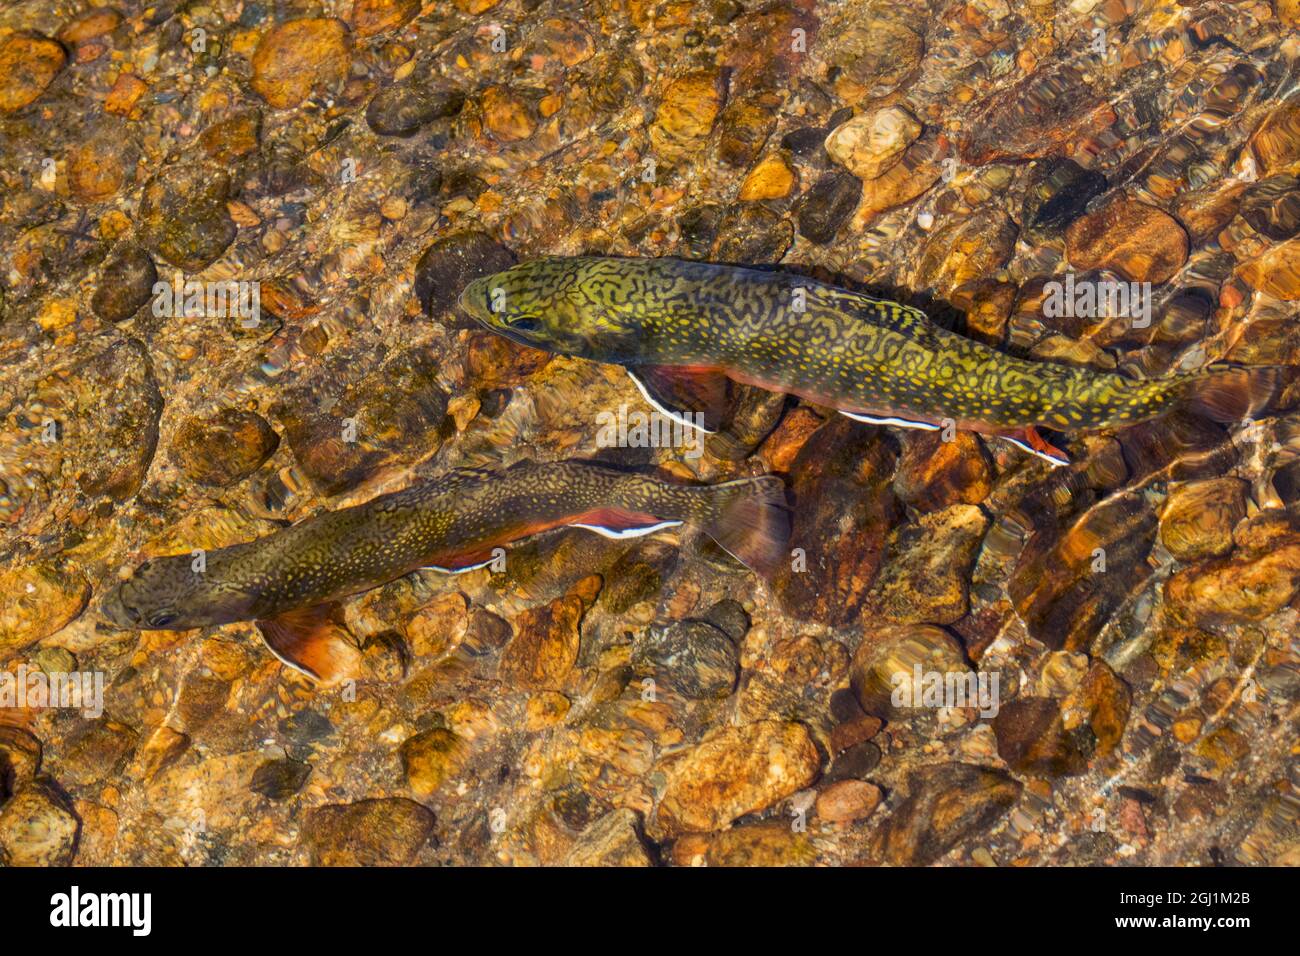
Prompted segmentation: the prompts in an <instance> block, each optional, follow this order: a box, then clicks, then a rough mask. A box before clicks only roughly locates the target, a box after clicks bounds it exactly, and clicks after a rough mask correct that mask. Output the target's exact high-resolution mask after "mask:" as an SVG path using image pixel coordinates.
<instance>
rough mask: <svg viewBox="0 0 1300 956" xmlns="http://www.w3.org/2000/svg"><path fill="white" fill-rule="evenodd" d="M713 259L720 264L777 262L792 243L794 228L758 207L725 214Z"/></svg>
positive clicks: (766, 209) (752, 205)
mask: <svg viewBox="0 0 1300 956" xmlns="http://www.w3.org/2000/svg"><path fill="white" fill-rule="evenodd" d="M719 233H720V234H719V237H718V241H717V251H716V252H715V254H714V255H715V258H716V259H717V260H718V261H719V262H740V263H754V264H757V263H775V262H780V261H781V257H782V256H784V255H785V253H786V250H787V249H789V248H790V243H792V242H793V241H794V226H793V225H792V224H791V223H790V220H788V219H785V218H783V217H781V216H780V215H778V214H777V213H775V212H773V211H772V210H771V209H768V208H767V207H766V206H762V205H759V204H757V203H744V204H743V205H741V206H739V207H733V208H732V209H729V210H727V213H726V215H725V216H724V217H723V220H722V225H721V228H720V229H719Z"/></svg>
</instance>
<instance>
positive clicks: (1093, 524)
mask: <svg viewBox="0 0 1300 956" xmlns="http://www.w3.org/2000/svg"><path fill="white" fill-rule="evenodd" d="M1156 526H1157V521H1156V515H1155V511H1154V509H1152V508H1151V507H1150V505H1149V504H1148V503H1147V502H1145V501H1144V500H1142V499H1141V498H1139V497H1136V496H1129V495H1116V496H1114V497H1113V498H1109V499H1106V500H1103V501H1101V502H1100V503H1098V504H1096V505H1094V506H1093V507H1091V508H1089V509H1087V510H1086V511H1084V512H1083V513H1082V514H1080V515H1079V516H1078V517H1076V518H1075V519H1074V520H1073V521H1072V523H1071V524H1070V525H1069V526H1068V527H1066V528H1063V529H1058V528H1056V527H1047V528H1043V529H1042V530H1040V531H1038V532H1036V533H1035V534H1034V535H1032V536H1031V537H1030V539H1029V541H1028V542H1026V544H1025V547H1024V549H1023V550H1022V551H1021V553H1020V557H1019V558H1018V559H1017V563H1016V567H1015V570H1014V571H1012V574H1011V578H1010V579H1009V580H1008V582H1007V592H1008V593H1009V594H1010V596H1011V600H1012V602H1013V603H1014V604H1015V607H1016V611H1017V612H1018V613H1019V614H1020V617H1021V618H1022V620H1024V622H1025V626H1026V627H1027V628H1028V629H1029V633H1030V634H1032V635H1033V636H1034V637H1035V638H1037V639H1038V640H1040V641H1042V642H1043V643H1045V644H1047V645H1048V646H1049V647H1052V648H1067V649H1069V650H1085V649H1087V648H1088V647H1089V646H1090V645H1091V643H1092V640H1093V638H1094V637H1096V635H1097V633H1098V632H1099V631H1100V630H1101V628H1102V627H1103V626H1104V625H1105V624H1106V623H1107V622H1108V621H1109V620H1110V618H1111V615H1112V614H1113V613H1114V611H1115V610H1116V609H1117V608H1118V607H1120V606H1121V605H1122V604H1123V603H1124V602H1125V601H1126V600H1128V598H1129V597H1130V596H1131V595H1132V594H1133V593H1134V592H1135V591H1136V590H1138V589H1139V588H1141V587H1142V585H1143V584H1144V583H1145V582H1146V580H1147V579H1148V578H1149V577H1150V576H1151V566H1150V565H1149V564H1148V563H1147V560H1146V558H1147V555H1148V554H1149V553H1150V549H1151V545H1152V544H1153V543H1154V542H1155V535H1156Z"/></svg>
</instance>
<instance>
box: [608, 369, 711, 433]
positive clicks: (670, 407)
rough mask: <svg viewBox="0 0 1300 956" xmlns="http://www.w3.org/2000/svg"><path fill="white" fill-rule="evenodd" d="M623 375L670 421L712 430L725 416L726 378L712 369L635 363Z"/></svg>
mask: <svg viewBox="0 0 1300 956" xmlns="http://www.w3.org/2000/svg"><path fill="white" fill-rule="evenodd" d="M627 374H628V376H629V377H630V378H631V379H632V381H633V382H635V383H636V387H637V388H638V389H639V390H640V391H641V394H642V395H643V396H644V397H645V400H646V401H647V402H649V403H650V404H651V405H653V406H654V407H655V408H657V409H658V410H659V411H660V412H662V413H663V414H665V415H667V416H668V417H669V418H671V419H672V420H673V421H677V422H681V423H682V424H683V425H689V426H690V427H692V428H700V429H701V430H702V431H705V432H709V433H712V432H716V431H717V430H718V428H719V427H720V426H721V424H722V422H723V420H724V419H725V418H726V414H727V403H728V395H727V385H728V379H727V376H726V375H724V374H723V373H722V372H719V371H717V370H716V369H711V368H690V367H686V366H677V365H671V366H670V365H638V366H636V367H635V368H629V369H628V370H627ZM701 426H702V427H701Z"/></svg>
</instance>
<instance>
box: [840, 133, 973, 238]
mask: <svg viewBox="0 0 1300 956" xmlns="http://www.w3.org/2000/svg"><path fill="white" fill-rule="evenodd" d="M948 152H949V147H948V142H947V140H945V139H944V138H943V137H941V136H939V135H938V134H937V133H935V132H926V133H923V134H922V135H921V138H920V139H918V140H917V141H916V142H915V143H913V144H912V145H911V146H909V147H908V148H907V149H906V150H904V151H903V154H902V156H900V157H899V159H898V162H896V163H894V164H893V165H892V166H890V167H889V168H888V169H887V170H886V171H885V172H884V173H882V174H881V175H880V176H879V177H878V178H876V179H872V180H870V181H868V182H867V183H865V184H864V185H863V189H862V201H861V203H860V204H859V205H858V208H857V211H856V212H855V213H854V216H853V225H854V228H856V229H864V228H866V226H867V225H868V224H869V223H871V221H872V220H874V219H875V218H876V217H877V216H879V215H880V214H881V213H883V212H886V211H887V210H890V209H894V208H896V207H898V206H902V205H903V204H905V203H909V202H911V201H912V200H913V199H915V198H916V197H918V196H920V195H921V194H922V193H924V192H925V191H926V190H928V189H929V188H930V187H931V186H933V185H934V184H935V183H936V182H938V181H939V178H940V177H941V176H942V175H943V160H944V159H945V158H946V157H947V155H948Z"/></svg>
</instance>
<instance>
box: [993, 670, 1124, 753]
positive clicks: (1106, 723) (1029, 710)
mask: <svg viewBox="0 0 1300 956" xmlns="http://www.w3.org/2000/svg"><path fill="white" fill-rule="evenodd" d="M1131 701H1132V694H1131V693H1130V691H1129V689H1128V687H1127V686H1126V685H1125V684H1124V682H1123V681H1122V680H1120V679H1119V678H1118V677H1116V676H1115V673H1114V672H1113V671H1112V670H1111V669H1110V668H1109V667H1107V666H1106V665H1105V664H1103V663H1102V662H1101V661H1095V662H1094V663H1093V665H1092V666H1091V667H1090V668H1089V669H1088V672H1087V673H1086V674H1085V675H1084V677H1083V680H1082V681H1080V682H1079V685H1078V686H1077V687H1076V688H1075V689H1074V690H1073V691H1071V692H1070V693H1069V694H1068V695H1067V696H1066V697H1065V699H1064V700H1063V701H1056V700H1053V699H1051V698H1048V697H1019V698H1017V699H1015V700H1013V701H1011V702H1010V703H1008V704H1005V705H1003V706H1002V708H1001V710H1000V711H999V712H998V715H997V717H995V718H994V720H993V731H994V733H995V734H996V735H997V740H998V754H999V756H1001V757H1002V759H1003V760H1005V761H1006V762H1007V764H1008V765H1009V766H1011V768H1012V769H1014V770H1016V771H1018V772H1020V773H1035V774H1044V775H1047V776H1052V777H1059V776H1077V775H1078V774H1081V773H1084V772H1086V771H1087V770H1088V768H1089V767H1090V766H1091V765H1092V763H1093V761H1095V760H1098V759H1100V758H1103V757H1105V756H1107V755H1108V754H1110V753H1111V752H1112V751H1113V750H1114V749H1115V748H1116V746H1118V744H1119V741H1120V738H1121V737H1122V736H1123V733H1124V726H1125V724H1126V723H1127V722H1128V714H1129V706H1130V703H1131Z"/></svg>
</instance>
